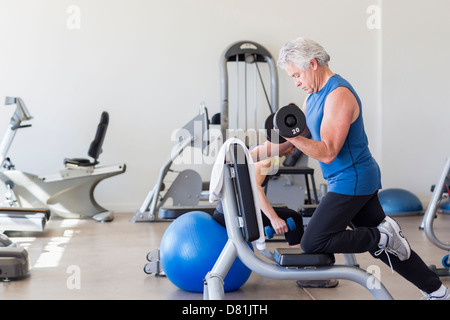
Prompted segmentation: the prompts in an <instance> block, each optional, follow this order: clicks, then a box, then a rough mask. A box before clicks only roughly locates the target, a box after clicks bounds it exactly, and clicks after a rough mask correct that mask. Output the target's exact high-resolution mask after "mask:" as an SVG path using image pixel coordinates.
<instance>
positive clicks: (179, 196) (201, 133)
mask: <svg viewBox="0 0 450 320" xmlns="http://www.w3.org/2000/svg"><path fill="white" fill-rule="evenodd" d="M208 130H209V119H208V111H207V108H206V106H205V104H203V103H202V104H201V105H200V111H199V113H198V114H197V115H196V116H195V117H194V118H193V119H192V120H190V121H189V122H188V123H187V124H186V125H184V126H183V128H181V129H180V130H178V131H177V133H176V138H177V139H176V140H177V142H176V144H175V145H174V146H173V148H172V150H171V151H170V154H169V157H168V158H167V160H166V162H165V163H164V165H163V166H162V167H161V169H160V171H159V175H158V179H157V180H156V183H155V185H154V186H153V188H152V189H151V190H150V192H149V193H148V194H147V196H146V198H145V199H144V202H143V203H142V205H141V207H140V208H139V209H138V210H136V212H135V214H134V216H133V218H132V219H131V221H132V222H153V221H167V220H173V219H176V218H178V217H179V216H180V215H182V214H184V213H186V212H189V211H194V210H201V211H206V212H209V213H213V212H214V209H215V205H211V204H209V203H206V204H203V205H202V204H201V203H200V201H201V199H202V190H203V189H204V186H203V181H202V178H201V176H200V174H199V173H198V172H197V171H195V170H192V169H186V170H183V171H181V172H179V173H178V175H177V177H176V178H175V180H174V181H173V182H172V183H171V185H170V187H169V188H168V189H167V190H165V184H164V181H165V179H166V177H167V174H168V173H169V172H170V171H171V167H172V165H173V162H174V160H175V159H176V158H177V157H178V156H180V155H181V154H182V153H183V151H185V150H186V149H187V148H188V147H191V148H195V149H198V150H201V155H203V154H204V152H207V149H208V144H209V132H208ZM169 199H171V200H172V205H169V201H168V200H169Z"/></svg>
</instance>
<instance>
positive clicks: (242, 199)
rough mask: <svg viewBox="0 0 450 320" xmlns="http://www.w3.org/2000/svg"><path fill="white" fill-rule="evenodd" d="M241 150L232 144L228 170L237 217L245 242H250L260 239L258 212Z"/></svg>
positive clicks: (247, 168) (245, 160) (240, 147)
mask: <svg viewBox="0 0 450 320" xmlns="http://www.w3.org/2000/svg"><path fill="white" fill-rule="evenodd" d="M242 148H243V147H242V146H241V145H238V144H234V145H233V146H232V148H231V149H230V155H231V161H232V164H230V165H229V168H230V170H232V171H234V174H233V173H232V174H231V177H232V179H234V188H235V195H236V203H237V205H238V212H239V216H240V217H241V218H242V220H243V233H244V236H245V240H246V241H248V242H252V241H254V240H257V239H259V237H260V234H259V228H258V220H257V214H260V212H258V213H257V212H256V208H255V202H254V198H253V191H252V184H251V180H250V175H249V166H248V163H247V159H246V157H245V152H244V150H243V149H242Z"/></svg>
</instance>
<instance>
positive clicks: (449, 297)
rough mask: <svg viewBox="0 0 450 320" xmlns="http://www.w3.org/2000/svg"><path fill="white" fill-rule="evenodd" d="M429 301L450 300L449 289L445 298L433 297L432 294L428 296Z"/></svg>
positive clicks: (446, 290)
mask: <svg viewBox="0 0 450 320" xmlns="http://www.w3.org/2000/svg"><path fill="white" fill-rule="evenodd" d="M427 300H450V292H449V291H448V288H446V289H445V293H444V295H443V296H439V297H437V296H432V295H431V294H428V295H427Z"/></svg>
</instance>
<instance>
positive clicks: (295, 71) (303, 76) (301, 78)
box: [285, 62, 315, 94]
mask: <svg viewBox="0 0 450 320" xmlns="http://www.w3.org/2000/svg"><path fill="white" fill-rule="evenodd" d="M285 70H286V72H287V74H288V75H289V76H290V77H291V78H292V79H293V80H294V83H295V86H296V87H300V89H302V90H303V91H306V92H307V93H308V94H309V93H313V92H315V91H314V81H313V76H314V74H313V70H312V68H311V65H310V68H309V69H308V70H301V69H299V68H298V67H297V66H296V65H295V64H294V63H293V62H291V63H290V64H289V65H288V66H287V67H286V68H285Z"/></svg>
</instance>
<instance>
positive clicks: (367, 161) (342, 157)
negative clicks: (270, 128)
mask: <svg viewBox="0 0 450 320" xmlns="http://www.w3.org/2000/svg"><path fill="white" fill-rule="evenodd" d="M338 87H346V88H348V89H349V90H350V91H351V92H352V93H353V95H354V96H355V98H356V100H357V101H358V105H359V116H358V118H357V119H356V120H355V121H354V122H353V123H352V124H351V126H350V129H349V132H348V135H347V138H346V139H345V142H344V145H343V146H342V149H341V151H340V152H339V154H338V156H337V157H336V159H334V160H333V162H332V163H330V164H325V163H323V162H320V161H319V164H320V168H321V170H322V174H323V177H324V179H326V180H327V181H328V191H330V192H335V193H340V194H346V195H355V196H356V195H368V194H372V193H374V192H375V191H377V190H378V189H381V173H380V169H379V167H378V164H377V162H376V161H375V159H374V158H373V157H372V154H371V153H370V150H369V146H368V145H369V142H368V140H367V136H366V132H365V130H364V123H363V117H362V108H361V100H360V99H359V97H358V95H357V94H356V92H355V90H354V89H353V87H352V86H351V85H350V83H349V82H347V81H346V80H345V79H343V78H342V77H341V76H339V75H337V74H335V75H334V76H332V77H331V78H330V79H329V80H328V82H327V83H326V84H325V86H324V87H323V88H322V89H321V90H320V91H318V92H316V93H312V94H311V95H310V96H309V97H308V99H307V101H306V110H305V112H306V114H305V116H306V123H307V125H308V128H309V130H310V131H311V135H312V139H314V140H316V141H321V137H320V126H321V124H322V118H323V109H324V106H325V100H326V98H327V96H328V95H329V94H330V93H331V92H332V91H333V90H335V89H336V88H338Z"/></svg>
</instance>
